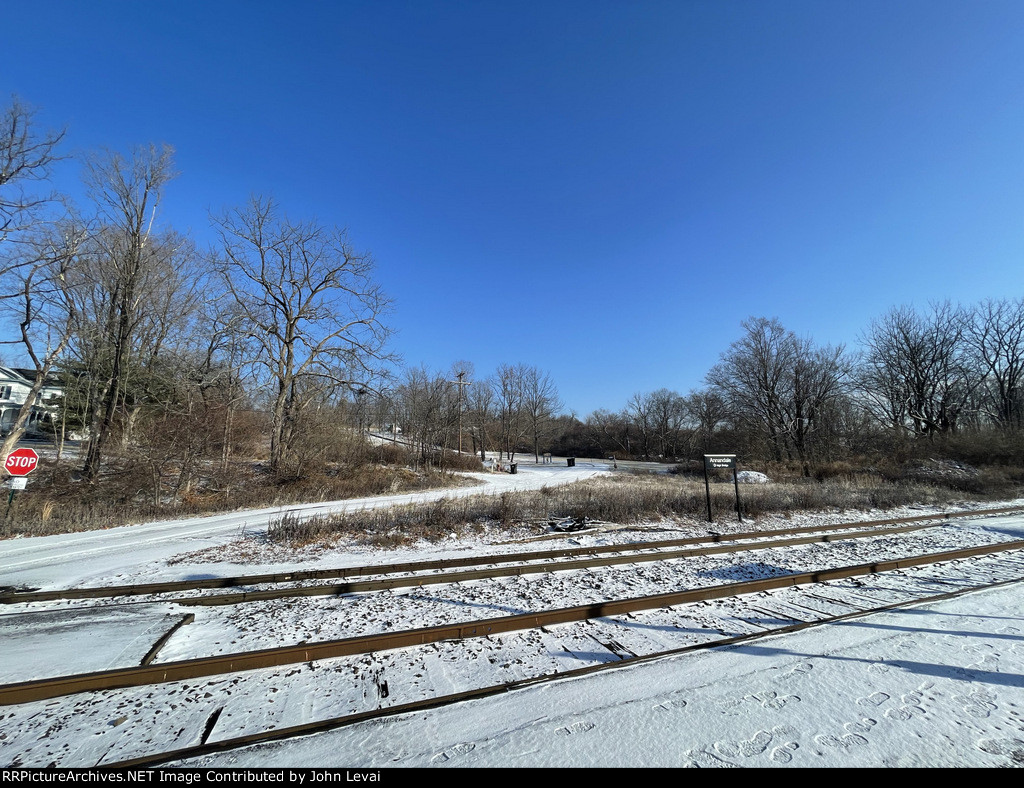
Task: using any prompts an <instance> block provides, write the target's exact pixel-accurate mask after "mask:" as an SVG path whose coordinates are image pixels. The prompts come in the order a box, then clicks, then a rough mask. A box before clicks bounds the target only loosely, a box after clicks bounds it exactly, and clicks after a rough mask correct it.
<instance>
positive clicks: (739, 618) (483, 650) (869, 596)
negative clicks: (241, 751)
mask: <svg viewBox="0 0 1024 788" xmlns="http://www.w3.org/2000/svg"><path fill="white" fill-rule="evenodd" d="M1022 550H1024V541H1017V542H1010V543H1004V544H998V545H985V546H979V547H974V548H970V549H968V550H958V551H946V552H944V553H938V554H930V555H921V556H913V557H909V558H904V559H898V560H893V561H887V562H876V563H873V564H864V565H858V566H846V567H837V568H835V569H832V570H828V571H825V572H817V573H799V574H791V575H786V576H783V577H775V578H768V579H763V580H757V581H750V582H745V583H733V584H724V585H720V586H713V587H708V588H702V589H691V590H688V591H682V592H675V593H670V594H661V595H654V596H648V597H643V598H636V599H621V600H608V601H606V602H603V603H599V604H594V605H589V606H585V607H584V608H565V609H560V610H552V611H542V612H537V613H531V614H527V615H523V616H507V617H502V618H498V619H489V620H483V621H473V622H466V623H463V624H459V625H452V626H449V627H438V628H430V629H420V630H409V631H404V632H395V633H388V634H386V635H381V636H378V637H375V638H372V639H367V638H350V639H346V640H341V641H333V642H327V643H317V644H301V645H299V646H295V647H290V648H284V649H273V650H264V651H263V652H257V653H251V654H244V655H238V654H235V655H226V656H224V657H218V658H214V659H212V660H211V659H210V658H206V659H202V660H189V661H186V662H183V663H165V664H164V665H159V666H151V667H150V668H139V669H132V670H130V671H107V672H103V673H97V674H90V675H87V676H69V677H59V678H57V679H51V680H46V681H42V682H27V683H21V684H19V685H7V686H5V687H0V702H2V703H4V704H10V703H18V704H29V706H30V707H31V705H32V704H35V705H36V706H38V704H39V702H40V701H43V700H44V699H49V698H54V697H58V696H60V695H62V694H65V693H67V692H81V691H95V690H99V689H102V688H104V687H106V688H108V690H110V689H112V688H114V687H120V689H119V690H117V691H108V692H105V693H103V695H104V696H105V699H104V701H103V702H106V703H107V704H108V705H112V704H114V703H115V702H117V701H118V700H119V699H120V701H121V702H120V706H119V708H120V707H123V706H125V705H131V703H132V701H133V698H137V697H138V695H137V694H135V695H132V694H131V693H132V692H133V691H134V692H136V693H137V692H138V687H140V686H141V685H142V684H144V683H148V682H153V681H160V682H165V681H170V682H173V683H172V684H170V685H167V686H169V687H172V688H173V689H171V690H169V692H170V694H171V695H172V696H173V694H174V693H176V692H182V693H183V694H188V693H186V692H185V690H191V695H190V697H191V698H192V701H191V702H192V703H194V704H196V707H195V711H196V712H200V711H201V710H205V711H206V712H208V714H207V715H206V716H205V717H203V716H202V715H197V714H195V713H193V714H192V715H191V717H192V718H191V720H190V724H186V725H184V726H183V727H182V731H181V732H182V733H184V731H185V730H186V729H189V730H190V735H191V737H192V739H193V741H192V742H191V743H190V744H188V745H187V746H184V747H177V748H173V749H168V750H165V751H163V752H161V753H157V754H152V753H150V754H143V755H137V756H135V757H128V758H119V756H118V753H117V752H114V757H113V758H111V757H107V756H108V755H110V752H109V751H108V752H107V753H104V755H103V756H102V757H101V758H98V759H97V760H98V761H99V762H100V763H101V765H108V766H114V765H116V766H125V767H127V766H141V765H154V764H157V763H165V762H168V761H172V760H180V759H182V758H186V757H188V758H191V757H197V756H199V755H202V754H206V753H210V752H215V751H218V750H222V749H229V748H232V747H237V746H243V745H247V744H253V743H258V742H261V741H270V740H274V739H279V738H284V737H288V736H295V735H304V734H307V733H312V732H316V731H320V730H329V729H331V728H336V727H340V726H342V725H348V724H352V723H355V722H359V721H362V720H366V719H372V718H375V717H380V716H385V715H387V714H395V713H403V712H408V711H413V710H419V709H423V708H429V707H432V706H437V705H441V704H444V703H452V702H457V701H459V700H465V699H467V698H470V697H483V696H485V695H487V694H495V693H497V692H503V691H508V690H509V689H514V688H516V687H519V686H524V685H526V684H532V683H536V682H538V681H544V680H550V678H551V677H556V678H564V677H567V676H575V675H582V674H583V673H585V672H589V671H592V670H597V669H603V668H605V667H607V666H609V665H612V664H626V663H629V662H635V661H636V660H644V659H653V658H658V657H664V656H667V655H671V654H679V653H685V652H686V651H691V650H694V649H699V648H709V647H712V646H720V645H728V644H730V643H737V642H742V641H745V640H748V639H752V638H756V637H761V636H765V635H768V634H778V633H782V632H788V631H795V630H797V629H802V628H805V627H808V626H815V625H820V624H823V623H828V622H832V621H841V620H845V619H847V618H851V617H857V616H863V615H868V614H870V613H872V612H877V611H879V610H888V609H892V608H894V607H898V606H903V605H908V604H916V603H920V602H925V601H933V600H936V599H940V598H948V597H949V596H952V595H957V594H961V593H965V592H967V591H969V590H977V589H979V588H984V587H991V586H994V585H1000V584H1006V583H1011V582H1019V580H1020V579H1021V578H1022V577H1024V553H1022V552H1021V551H1022ZM968 575H969V576H971V577H973V578H975V579H974V580H971V581H967V580H965V579H964V578H965V576H968ZM867 577H871V578H872V581H871V582H870V583H865V582H864V581H863V580H860V579H859V578H867ZM669 623H670V627H669V626H668V625H669ZM673 630H674V632H673ZM652 632H658V633H660V637H653V638H652V637H651V633H652ZM638 633H639V634H638ZM665 633H671V634H665ZM509 637H512V638H513V639H518V641H519V642H520V643H521V644H522V643H526V644H530V645H531V648H532V649H533V655H532V657H531V659H530V660H528V662H529V664H528V665H526V666H524V667H523V668H522V670H520V671H518V673H519V674H523V673H525V675H517V670H516V669H513V670H511V671H510V670H509V667H510V666H509V665H507V664H506V665H504V666H503V667H501V668H496V669H495V670H494V671H491V672H489V673H487V674H486V675H494V673H497V674H504V676H503V677H502V680H501V681H499V682H497V683H488V684H484V686H479V685H480V683H481V682H480V681H479V680H477V681H476V684H477V686H472V687H469V688H466V689H458V691H454V692H445V691H436V688H432V687H425V686H419V685H418V683H417V681H415V680H412V679H410V676H417V675H418V676H421V677H422V676H423V675H425V674H429V673H430V667H429V666H430V665H431V664H434V665H436V664H437V662H438V660H440V661H441V662H442V663H444V662H445V661H447V662H448V664H449V665H452V666H454V665H457V664H458V663H459V662H460V661H462V660H465V659H466V653H467V650H468V652H469V653H470V654H471V655H473V654H475V656H472V661H476V662H479V661H481V660H482V659H485V658H487V657H488V656H489V654H497V655H500V654H501V653H503V651H504V650H506V649H507V646H508V638H509ZM673 639H674V641H675V642H668V641H673ZM680 641H681V642H680ZM474 648H476V649H477V651H475V652H474V651H473V649H474ZM596 651H601V652H603V655H602V656H595V652H596ZM381 652H386V654H384V655H383V656H382V655H381ZM556 653H560V655H564V656H561V657H560V659H555V658H553V657H552V656H551V655H552V654H556ZM585 655H586V656H585ZM341 657H347V659H344V660H341V661H340V662H338V663H336V664H335V666H334V667H332V668H330V669H329V671H330V675H331V677H332V678H333V679H335V682H336V680H337V678H338V674H339V673H340V674H342V675H346V674H347V672H348V669H352V668H355V671H354V674H353V675H349V676H348V678H349V680H350V681H351V680H353V679H354V682H353V683H354V685H355V686H357V687H361V688H363V690H364V692H363V693H362V703H359V702H358V701H357V699H355V698H350V699H349V702H350V703H351V702H352V701H356V706H359V705H362V706H364V707H365V706H366V705H367V703H370V704H371V705H375V706H376V708H369V709H367V708H361V709H358V708H357V709H354V710H351V711H349V712H348V713H345V714H341V715H333V716H327V717H326V718H325V719H320V720H317V721H316V722H302V723H299V724H291V725H289V724H286V723H287V722H288V720H287V718H286V717H287V715H285V718H284V719H280V718H279V719H276V720H275V721H274V722H275V723H276V724H268V725H264V726H263V727H262V729H260V730H258V731H257V732H244V733H239V729H238V727H237V720H236V721H235V722H234V727H232V723H228V724H226V725H225V722H226V720H227V717H230V716H231V714H230V713H227V717H225V708H227V706H226V705H218V704H223V700H224V698H223V697H222V696H221V697H217V696H216V695H215V694H214V693H212V692H210V691H209V690H211V689H213V687H214V686H215V684H216V682H211V681H209V679H210V677H211V676H214V675H222V674H223V672H224V671H230V672H236V671H239V670H257V669H258V668H267V667H271V666H274V665H283V664H291V665H293V666H297V665H298V664H299V663H305V664H304V666H303V668H302V669H301V670H300V669H297V668H295V669H293V670H292V671H291V675H292V676H295V675H300V674H301V673H305V674H306V675H305V679H306V682H308V679H309V671H310V670H312V669H313V665H315V664H317V663H318V662H319V661H321V660H328V659H331V660H338V659H339V658H341ZM501 659H503V658H502V657H500V656H499V657H498V660H497V661H495V662H492V665H495V664H497V662H498V661H500V660H501ZM588 660H589V661H590V662H591V663H593V664H589V665H588V664H584V665H581V664H580V663H584V662H587V661H588ZM403 661H404V662H407V663H408V664H407V665H406V666H405V667H404V668H403V667H402V663H403ZM567 665H568V666H569V667H566V666H567ZM552 666H554V670H552ZM573 666H575V667H573ZM262 674H263V675H262V678H261V681H260V682H259V683H258V685H257V686H256V687H255V688H254V692H255V696H254V697H259V696H260V687H261V686H262V687H263V689H266V686H267V682H268V681H270V682H271V683H273V682H274V681H280V680H281V678H282V677H281V673H280V672H279V671H278V672H276V673H275V672H270V673H268V672H266V671H263V672H262ZM545 674H549V675H548V676H545ZM275 675H276V677H277V678H276V679H275V678H270V677H273V676H275ZM318 675H320V676H321V677H322V676H324V675H325V673H324V671H323V670H321V671H320V673H319V674H318ZM236 678H237V677H236ZM195 679H199V680H200V681H199V683H198V684H193V685H186V684H183V683H182V682H184V681H186V680H190V681H192V680H195ZM204 679H206V681H205V682H204V681H203V680H204ZM284 683H287V682H284ZM435 683H436V682H435ZM449 683H451V682H449ZM470 683H472V682H470ZM133 684H134V688H133V687H132V685H133ZM389 685H390V687H391V689H390V690H389V689H388V687H389ZM230 686H235V687H237V686H238V685H237V681H236V683H234V684H231V685H230ZM183 688H184V689H183ZM368 688H369V692H367V691H366V690H367V689H368ZM399 688H401V690H402V692H409V693H411V694H412V695H415V694H417V693H419V694H421V695H423V694H425V695H426V697H420V698H417V699H414V700H409V701H404V702H400V700H402V699H396V698H395V690H398V689H399ZM335 689H337V688H335ZM204 690H205V692H204ZM320 691H321V688H320V687H319V682H318V687H317V690H316V692H318V693H319V692H320ZM125 692H127V693H129V694H128V695H123V694H119V693H125ZM201 692H202V693H203V694H204V696H205V697H207V698H214V700H213V701H212V702H205V703H204V702H201V701H200V700H199V699H198V698H197V697H196V696H197V695H198V694H199V693H201ZM307 692H308V690H307ZM99 703H100V705H102V702H99ZM78 705H79V706H81V705H82V704H81V702H79V704H78ZM89 705H93V706H95V705H96V704H95V703H94V704H88V703H86V706H89ZM172 705H173V704H172ZM211 706H213V708H211ZM11 716H12V717H14V716H17V715H16V714H15V715H11ZM175 724H176V723H175ZM218 728H221V729H222V730H219V731H218ZM214 731H218V735H217V736H216V737H212V734H213V732H214ZM233 732H234V733H239V735H231V734H232V733H233ZM132 739H133V737H129V738H128V741H131V740H132ZM196 740H198V741H196ZM112 749H115V750H116V749H122V750H123V747H121V748H116V747H115V748H112ZM58 764H59V765H81V764H63V763H59V762H58ZM86 765H92V764H91V763H89V764H86Z"/></svg>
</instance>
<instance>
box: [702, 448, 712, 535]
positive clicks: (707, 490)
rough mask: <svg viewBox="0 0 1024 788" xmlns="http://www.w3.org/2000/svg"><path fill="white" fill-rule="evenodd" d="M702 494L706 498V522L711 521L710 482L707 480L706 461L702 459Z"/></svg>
mask: <svg viewBox="0 0 1024 788" xmlns="http://www.w3.org/2000/svg"><path fill="white" fill-rule="evenodd" d="M704 494H705V495H706V496H707V499H708V522H709V523H713V522H714V520H713V519H712V518H711V484H710V483H709V482H708V461H707V460H704Z"/></svg>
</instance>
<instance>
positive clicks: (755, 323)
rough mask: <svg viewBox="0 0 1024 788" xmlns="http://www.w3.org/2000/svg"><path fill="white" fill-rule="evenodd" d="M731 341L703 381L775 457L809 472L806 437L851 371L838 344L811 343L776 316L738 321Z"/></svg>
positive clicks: (837, 393) (808, 443)
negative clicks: (736, 334) (740, 334)
mask: <svg viewBox="0 0 1024 788" xmlns="http://www.w3.org/2000/svg"><path fill="white" fill-rule="evenodd" d="M742 325H743V328H744V329H745V331H746V333H745V334H744V335H743V337H741V338H740V339H738V340H737V341H736V342H733V343H732V345H731V346H730V347H729V350H727V351H726V352H725V353H723V354H722V360H721V361H720V362H719V363H718V364H717V365H715V367H713V368H712V369H711V371H710V372H709V373H708V376H707V381H708V384H709V385H710V386H711V387H712V389H714V390H715V391H716V392H717V393H718V394H719V395H720V396H721V397H722V398H723V399H724V400H725V401H726V402H728V404H729V406H730V409H731V410H732V412H733V414H734V415H735V416H736V417H737V418H739V419H740V420H741V421H742V422H743V423H745V424H746V425H747V426H748V427H750V428H753V429H754V430H756V431H758V432H760V433H761V435H762V436H763V438H764V440H765V442H766V445H767V447H768V449H769V451H770V452H771V454H772V455H773V456H774V458H775V459H783V457H784V456H785V457H787V458H788V459H799V460H800V461H801V462H802V463H803V464H804V471H805V473H809V467H808V465H807V461H808V459H809V452H810V448H811V447H810V438H811V436H812V435H813V434H814V433H815V432H816V431H817V430H818V429H819V427H820V426H821V419H822V416H823V413H824V411H825V408H826V406H827V405H828V404H829V403H830V402H831V401H832V400H834V399H835V398H838V397H841V396H843V394H844V386H845V384H846V380H847V377H848V375H849V373H850V366H849V363H848V362H847V361H846V359H845V356H844V351H843V348H842V347H838V348H832V347H816V346H815V345H814V344H813V343H812V342H811V341H810V340H809V339H800V338H798V337H797V336H796V335H795V334H793V333H792V332H791V331H787V330H786V329H785V328H783V326H782V324H781V323H779V321H778V320H769V319H767V318H754V319H751V320H746V321H744V322H743V324H742Z"/></svg>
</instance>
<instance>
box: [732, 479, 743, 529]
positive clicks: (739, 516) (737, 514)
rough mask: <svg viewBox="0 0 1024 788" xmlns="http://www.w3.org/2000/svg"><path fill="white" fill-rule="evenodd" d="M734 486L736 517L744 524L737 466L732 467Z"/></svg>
mask: <svg viewBox="0 0 1024 788" xmlns="http://www.w3.org/2000/svg"><path fill="white" fill-rule="evenodd" d="M732 484H733V487H735V488H736V516H737V517H738V518H740V522H741V523H742V522H743V515H742V514H741V513H740V480H739V476H737V474H736V466H735V465H733V466H732Z"/></svg>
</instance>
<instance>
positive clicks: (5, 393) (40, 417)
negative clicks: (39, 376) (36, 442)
mask: <svg viewBox="0 0 1024 788" xmlns="http://www.w3.org/2000/svg"><path fill="white" fill-rule="evenodd" d="M35 376H36V373H35V371H34V370H31V369H14V368H12V367H0V434H4V435H6V434H7V433H8V432H9V431H10V429H11V427H12V426H14V420H15V419H17V418H18V413H20V412H21V406H22V405H24V404H25V399H26V397H28V393H29V391H31V389H32V381H33V380H35ZM63 393H64V387H63V386H62V385H61V382H60V380H58V379H57V378H53V377H51V378H47V380H46V381H45V383H44V384H43V388H42V390H41V391H40V392H39V399H38V401H37V402H36V404H35V407H33V408H32V413H31V415H30V416H29V418H28V423H27V424H26V425H25V427H26V430H27V432H29V433H30V434H31V433H33V432H39V431H41V429H42V425H43V424H44V423H45V422H46V421H48V420H50V419H51V418H52V413H53V410H54V404H55V402H56V401H57V400H58V399H59V398H60V397H61V396H62V395H63Z"/></svg>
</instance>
